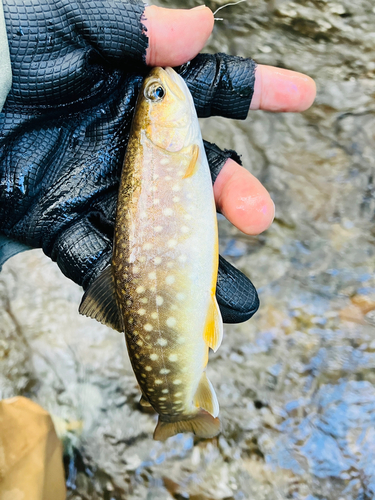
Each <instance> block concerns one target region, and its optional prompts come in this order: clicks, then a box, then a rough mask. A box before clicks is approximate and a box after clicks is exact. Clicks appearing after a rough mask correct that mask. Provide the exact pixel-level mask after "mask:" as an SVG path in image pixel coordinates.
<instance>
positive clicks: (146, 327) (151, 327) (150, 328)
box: [143, 323, 154, 332]
mask: <svg viewBox="0 0 375 500" xmlns="http://www.w3.org/2000/svg"><path fill="white" fill-rule="evenodd" d="M143 329H144V330H146V332H151V331H152V330H153V329H154V327H153V326H152V325H151V324H150V323H146V324H145V326H144V327H143Z"/></svg>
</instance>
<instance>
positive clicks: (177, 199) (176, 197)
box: [172, 196, 180, 203]
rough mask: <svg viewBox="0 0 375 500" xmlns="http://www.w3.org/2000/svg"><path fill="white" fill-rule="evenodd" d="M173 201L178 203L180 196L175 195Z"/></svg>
mask: <svg viewBox="0 0 375 500" xmlns="http://www.w3.org/2000/svg"><path fill="white" fill-rule="evenodd" d="M172 201H173V203H177V202H179V201H180V198H179V197H178V196H174V197H173V199H172Z"/></svg>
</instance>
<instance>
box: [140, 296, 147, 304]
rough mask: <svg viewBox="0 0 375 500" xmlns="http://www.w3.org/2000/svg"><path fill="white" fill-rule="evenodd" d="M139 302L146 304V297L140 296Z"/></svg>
mask: <svg viewBox="0 0 375 500" xmlns="http://www.w3.org/2000/svg"><path fill="white" fill-rule="evenodd" d="M139 302H142V304H147V302H148V298H147V297H142V298H141V299H140V300H139Z"/></svg>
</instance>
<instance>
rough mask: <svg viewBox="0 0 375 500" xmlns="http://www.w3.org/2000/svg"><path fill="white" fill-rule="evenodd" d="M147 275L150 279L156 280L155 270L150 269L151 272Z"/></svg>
mask: <svg viewBox="0 0 375 500" xmlns="http://www.w3.org/2000/svg"><path fill="white" fill-rule="evenodd" d="M148 277H149V278H150V280H156V273H155V271H152V272H151V273H148Z"/></svg>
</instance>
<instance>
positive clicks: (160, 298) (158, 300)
mask: <svg viewBox="0 0 375 500" xmlns="http://www.w3.org/2000/svg"><path fill="white" fill-rule="evenodd" d="M163 302H164V299H163V297H162V296H161V295H157V296H156V305H157V306H161V305H162V304H163Z"/></svg>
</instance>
